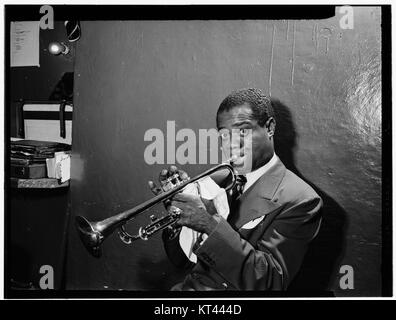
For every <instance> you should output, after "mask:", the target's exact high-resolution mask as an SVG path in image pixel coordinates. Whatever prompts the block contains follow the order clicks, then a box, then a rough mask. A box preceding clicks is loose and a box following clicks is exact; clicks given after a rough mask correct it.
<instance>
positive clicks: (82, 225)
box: [75, 216, 103, 258]
mask: <svg viewBox="0 0 396 320" xmlns="http://www.w3.org/2000/svg"><path fill="white" fill-rule="evenodd" d="M75 222H76V228H77V230H78V234H79V236H80V239H81V241H82V243H83V244H84V247H85V248H86V249H87V250H88V251H89V253H90V254H92V255H93V256H94V257H95V258H99V257H101V255H102V250H101V247H100V245H101V243H102V241H103V236H102V234H101V233H100V232H99V231H97V230H96V229H95V227H94V226H93V224H94V223H91V222H89V221H88V220H87V219H85V218H84V217H82V216H77V217H76V220H75Z"/></svg>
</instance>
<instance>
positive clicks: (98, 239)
mask: <svg viewBox="0 0 396 320" xmlns="http://www.w3.org/2000/svg"><path fill="white" fill-rule="evenodd" d="M224 170H225V171H226V172H227V171H229V172H228V174H224ZM209 176H210V177H211V178H212V179H213V180H214V181H215V182H216V183H218V184H219V185H222V184H224V183H226V186H223V188H224V189H225V190H226V191H229V190H231V189H232V188H233V187H234V185H235V183H236V173H235V171H234V168H233V166H232V161H228V162H225V163H222V164H219V165H217V166H215V167H213V168H211V169H209V170H207V171H205V172H203V173H201V174H199V175H197V176H195V177H194V178H191V179H189V180H187V181H184V182H178V183H177V184H176V186H174V187H173V188H172V189H170V190H168V191H165V192H163V193H160V194H158V195H156V196H155V197H153V198H151V199H149V200H147V201H145V202H143V203H141V204H139V205H137V206H135V207H134V208H132V209H129V210H126V211H124V212H121V213H119V214H116V215H114V216H111V217H109V218H107V219H104V220H101V221H94V222H90V221H88V220H87V219H86V218H85V217H83V216H76V218H75V224H76V229H77V232H78V234H79V237H80V239H81V241H82V243H83V244H84V246H85V248H86V249H87V250H88V252H89V253H90V254H91V255H93V256H94V257H97V258H99V257H100V256H101V255H102V250H101V244H102V242H103V241H104V240H105V239H106V238H107V237H108V236H109V235H110V234H112V233H113V232H114V231H115V230H116V229H118V234H119V237H120V239H121V240H122V241H123V242H124V243H126V244H130V243H132V242H133V241H135V240H139V239H141V240H148V239H149V238H150V237H151V236H152V235H154V234H155V233H157V232H158V231H160V230H163V229H165V228H167V227H172V225H173V224H174V223H175V222H176V221H177V220H178V219H179V216H180V212H178V211H174V212H171V213H169V214H167V215H165V216H163V217H162V218H157V217H155V216H151V217H150V218H151V223H150V224H148V225H147V226H146V227H140V229H139V232H138V234H136V235H131V234H129V233H128V232H127V231H126V230H125V224H126V223H128V222H129V221H130V220H132V219H133V218H135V217H136V216H137V215H139V214H141V213H143V212H145V211H146V210H148V209H150V208H151V207H153V206H154V205H156V204H158V203H160V202H165V201H167V200H169V199H170V198H172V197H173V196H174V195H175V194H177V193H179V192H181V191H182V190H183V189H184V188H185V187H186V186H187V185H188V184H190V183H195V182H197V181H199V180H201V179H203V178H206V177H209ZM174 178H175V177H174V176H172V177H170V179H174Z"/></svg>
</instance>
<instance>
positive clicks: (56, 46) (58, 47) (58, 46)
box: [48, 42, 70, 56]
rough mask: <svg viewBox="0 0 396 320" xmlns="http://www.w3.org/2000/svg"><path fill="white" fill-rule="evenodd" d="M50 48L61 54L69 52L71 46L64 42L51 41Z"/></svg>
mask: <svg viewBox="0 0 396 320" xmlns="http://www.w3.org/2000/svg"><path fill="white" fill-rule="evenodd" d="M48 50H49V52H50V53H51V54H53V55H55V56H57V55H59V54H68V53H69V52H70V49H69V47H68V46H67V45H65V44H64V43H63V42H51V43H50V44H49V46H48Z"/></svg>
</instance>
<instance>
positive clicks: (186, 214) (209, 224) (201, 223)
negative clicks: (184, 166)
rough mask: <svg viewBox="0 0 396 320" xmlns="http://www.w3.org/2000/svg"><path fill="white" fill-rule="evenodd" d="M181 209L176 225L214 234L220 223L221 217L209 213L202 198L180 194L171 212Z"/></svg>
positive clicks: (173, 202)
mask: <svg viewBox="0 0 396 320" xmlns="http://www.w3.org/2000/svg"><path fill="white" fill-rule="evenodd" d="M175 208H179V209H180V210H181V213H180V218H179V220H178V221H177V222H176V225H179V226H186V227H189V228H191V229H193V230H196V231H198V232H203V233H206V234H208V235H209V234H210V233H212V231H213V230H214V229H215V228H216V226H217V224H218V223H219V221H220V216H219V215H217V214H210V213H209V212H208V211H207V208H206V206H205V204H204V203H203V202H202V199H201V197H199V196H194V195H190V194H184V193H178V194H176V195H175V196H174V197H173V198H172V201H171V205H170V208H169V211H172V210H175Z"/></svg>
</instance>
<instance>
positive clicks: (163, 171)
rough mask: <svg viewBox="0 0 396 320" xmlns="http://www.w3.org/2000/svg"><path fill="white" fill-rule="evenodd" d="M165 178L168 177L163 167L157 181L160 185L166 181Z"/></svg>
mask: <svg viewBox="0 0 396 320" xmlns="http://www.w3.org/2000/svg"><path fill="white" fill-rule="evenodd" d="M166 179H168V170H166V169H163V170H161V172H160V174H159V182H160V183H161V185H163V184H164V183H166Z"/></svg>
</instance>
